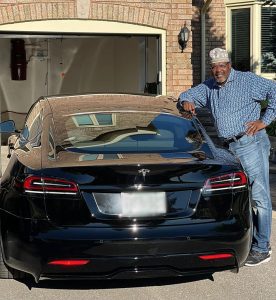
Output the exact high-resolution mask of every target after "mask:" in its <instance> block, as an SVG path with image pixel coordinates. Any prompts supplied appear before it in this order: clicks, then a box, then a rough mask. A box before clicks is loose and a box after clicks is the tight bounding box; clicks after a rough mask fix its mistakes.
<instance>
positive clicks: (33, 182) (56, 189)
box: [23, 176, 78, 194]
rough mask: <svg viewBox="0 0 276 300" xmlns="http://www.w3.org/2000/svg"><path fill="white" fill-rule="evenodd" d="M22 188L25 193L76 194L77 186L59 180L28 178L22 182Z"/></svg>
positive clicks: (37, 177)
mask: <svg viewBox="0 0 276 300" xmlns="http://www.w3.org/2000/svg"><path fill="white" fill-rule="evenodd" d="M23 187H24V189H25V192H27V193H48V194H76V193H77V192H78V187H77V184H76V183H74V182H72V181H68V180H64V179H59V178H50V177H40V176H29V177H27V178H26V179H25V180H24V184H23Z"/></svg>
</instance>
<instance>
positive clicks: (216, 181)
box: [204, 172, 247, 190]
mask: <svg viewBox="0 0 276 300" xmlns="http://www.w3.org/2000/svg"><path fill="white" fill-rule="evenodd" d="M246 184H247V177H246V175H245V173H243V172H234V173H230V174H223V175H220V176H216V177H212V178H209V179H207V180H206V182H205V184H204V189H205V190H210V189H225V188H226V189H227V188H233V187H239V186H244V185H246Z"/></svg>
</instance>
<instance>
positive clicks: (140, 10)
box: [0, 0, 225, 96]
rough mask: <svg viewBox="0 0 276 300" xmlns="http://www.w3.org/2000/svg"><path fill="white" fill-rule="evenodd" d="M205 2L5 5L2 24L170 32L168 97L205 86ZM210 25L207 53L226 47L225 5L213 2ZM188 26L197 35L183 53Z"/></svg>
mask: <svg viewBox="0 0 276 300" xmlns="http://www.w3.org/2000/svg"><path fill="white" fill-rule="evenodd" d="M202 3H203V0H151V1H149V0H144V1H143V0H121V1H116V0H106V1H100V0H58V1H56V0H48V1H45V0H44V1H43V0H36V1H35V0H0V24H8V23H16V22H24V21H35V20H47V19H51V20H52V19H68V20H69V19H93V20H112V21H119V22H125V23H132V24H139V25H146V26H151V27H156V28H162V29H165V30H166V32H167V45H166V52H167V61H166V69H167V94H168V95H172V96H178V94H179V93H180V92H181V91H183V90H186V89H187V88H189V87H190V86H191V85H193V84H195V83H198V82H200V13H199V12H200V7H201V6H202ZM206 20H207V28H206V29H207V33H208V34H206V50H209V49H210V48H213V47H214V46H223V45H224V35H225V34H224V30H225V8H224V4H223V0H213V2H212V4H211V7H210V9H209V12H208V14H207V18H206ZM185 23H186V26H187V27H188V28H189V29H190V30H191V29H192V31H191V36H190V40H189V42H188V45H187V48H186V49H185V50H184V53H181V51H180V49H179V46H178V40H177V36H178V33H179V31H180V29H181V27H182V26H183V25H184V24H185ZM34 30H35V28H34ZM192 49H193V50H192Z"/></svg>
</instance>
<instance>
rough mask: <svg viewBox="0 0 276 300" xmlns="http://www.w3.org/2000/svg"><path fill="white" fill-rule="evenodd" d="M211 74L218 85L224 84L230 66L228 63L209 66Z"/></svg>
mask: <svg viewBox="0 0 276 300" xmlns="http://www.w3.org/2000/svg"><path fill="white" fill-rule="evenodd" d="M211 71H212V74H213V76H214V78H215V80H216V82H217V83H218V84H224V83H225V82H226V80H227V78H228V76H229V74H230V71H231V64H230V63H229V62H219V63H215V64H211Z"/></svg>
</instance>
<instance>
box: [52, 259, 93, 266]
mask: <svg viewBox="0 0 276 300" xmlns="http://www.w3.org/2000/svg"><path fill="white" fill-rule="evenodd" d="M88 263H89V260H87V259H73V260H71V259H64V260H52V261H50V262H48V265H56V266H68V267H74V266H83V265H87V264H88Z"/></svg>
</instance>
